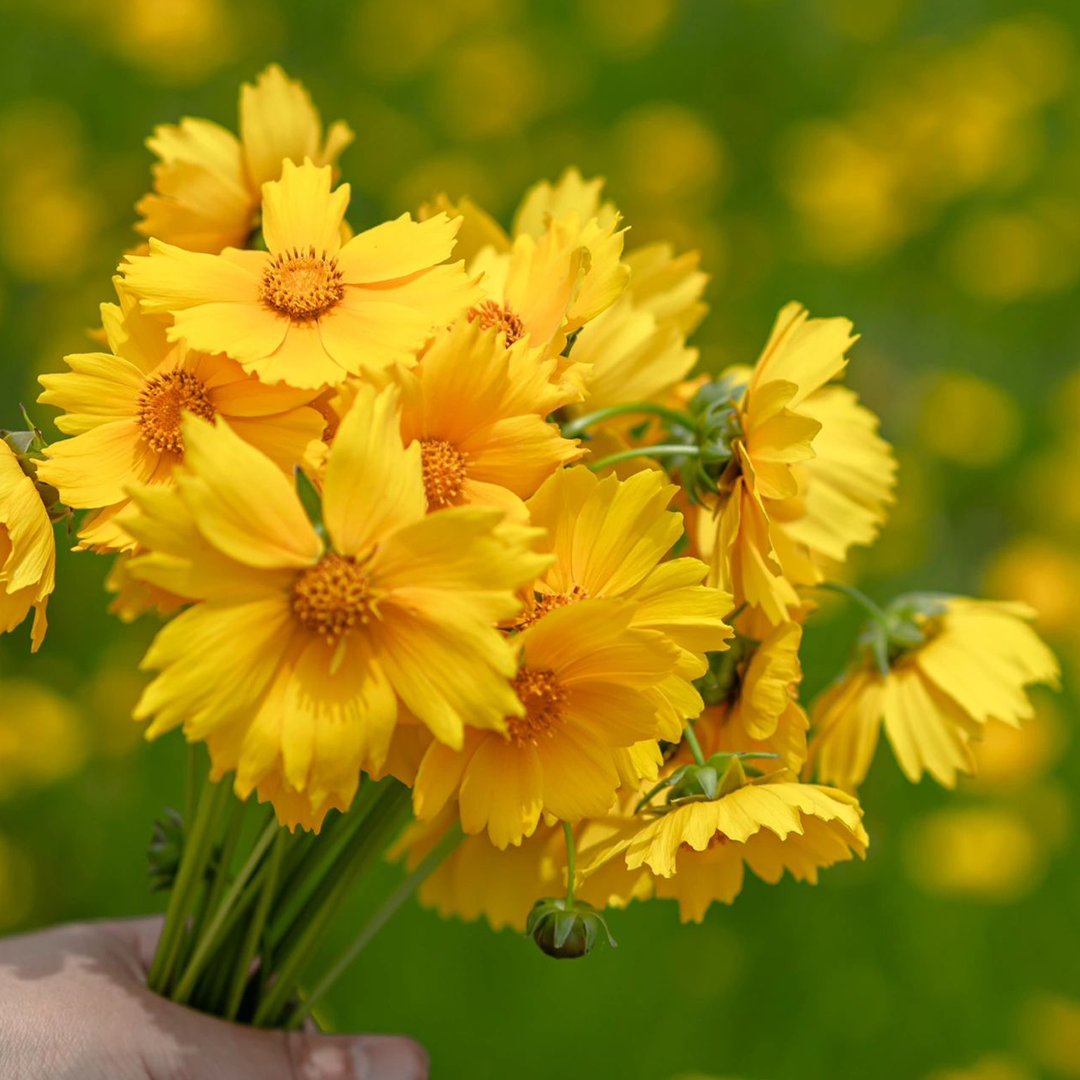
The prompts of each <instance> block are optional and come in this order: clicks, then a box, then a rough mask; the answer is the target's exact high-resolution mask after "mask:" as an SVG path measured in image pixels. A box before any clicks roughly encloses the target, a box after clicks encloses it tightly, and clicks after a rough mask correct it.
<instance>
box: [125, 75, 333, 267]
mask: <svg viewBox="0 0 1080 1080" xmlns="http://www.w3.org/2000/svg"><path fill="white" fill-rule="evenodd" d="M352 138H353V134H352V132H351V131H350V130H349V128H348V126H347V125H346V124H343V123H342V122H341V121H340V120H339V121H338V122H337V123H335V124H333V125H332V126H331V127H330V130H329V131H328V132H327V135H326V138H325V140H324V139H323V135H322V121H321V120H320V118H319V113H318V111H317V110H316V109H315V106H314V105H313V104H312V103H311V97H310V96H309V94H308V92H307V90H305V89H304V87H303V85H302V84H301V83H299V82H297V81H296V80H294V79H290V78H288V76H287V75H286V74H285V72H284V71H282V69H281V68H280V67H279V66H278V65H277V64H271V65H270V66H269V67H268V68H267V69H266V70H265V71H264V72H263V73H262V74H261V75H260V76H259V78H258V79H257V80H256V82H255V84H254V85H251V84H249V83H245V84H244V85H243V86H241V88H240V138H239V139H238V138H237V137H236V136H235V135H233V133H232V132H231V131H228V130H226V129H225V128H223V127H221V126H220V125H219V124H215V123H213V122H211V121H209V120H194V119H191V118H190V117H187V118H185V119H183V120H181V121H180V123H179V124H175V125H174V124H161V125H159V126H158V127H156V128H155V129H154V134H153V135H152V136H151V137H150V138H149V139H148V140H147V146H149V148H150V149H151V150H152V151H153V152H154V154H156V155H157V157H158V162H157V164H155V165H154V168H153V174H154V191H153V192H152V193H150V194H149V195H144V196H143V198H142V199H141V200H140V201H139V204H138V206H137V207H136V209H137V210H138V212H139V213H140V214H141V215H142V220H141V221H140V222H139V223H138V224H137V225H136V226H135V227H136V229H138V231H139V232H141V233H142V234H143V235H144V236H147V237H155V238H156V239H158V240H163V241H165V242H166V243H169V244H175V245H176V246H177V247H181V248H185V249H186V250H188V251H205V252H209V253H211V254H216V253H217V252H219V251H221V250H222V249H224V248H227V247H237V248H242V247H245V246H246V245H247V242H248V238H249V237H250V236H251V234H252V232H253V231H254V230H255V229H256V228H257V227H258V224H259V204H260V202H261V199H262V185H263V184H264V183H266V182H267V181H268V180H279V179H280V178H281V170H282V165H283V163H284V162H286V161H291V162H292V163H293V164H295V165H300V164H302V163H303V161H304V159H305V158H310V159H311V160H312V161H313V162H314V163H315V164H316V165H333V164H334V163H335V162H336V161H337V158H338V155H339V154H340V153H341V151H342V150H344V149H345V147H346V146H348V145H349V143H350V142H352Z"/></svg>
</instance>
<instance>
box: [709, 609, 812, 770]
mask: <svg viewBox="0 0 1080 1080" xmlns="http://www.w3.org/2000/svg"><path fill="white" fill-rule="evenodd" d="M801 642H802V627H801V626H800V625H799V624H798V623H781V624H780V625H779V626H776V627H773V628H772V629H770V630H769V632H768V634H767V635H766V636H765V638H764V639H763V640H761V641H753V640H751V639H750V638H747V637H744V636H742V635H739V636H737V637H736V638H735V640H734V642H733V643H732V645H731V648H730V649H729V650H728V651H727V652H726V653H724V654H723V655H720V656H715V657H713V664H712V671H711V672H710V679H709V685H708V687H707V688H706V690H705V697H706V700H707V701H708V702H709V707H708V708H706V709H705V711H704V712H703V713H702V715H701V718H700V719H699V720H698V721H697V723H696V724H695V725H694V731H695V733H696V735H697V737H698V741H699V743H700V744H701V749H702V751H703V752H704V754H705V756H706V757H709V756H710V755H711V754H714V753H717V752H718V751H726V752H732V751H748V752H751V753H766V754H777V755H779V757H778V759H777V760H775V761H774V760H771V759H767V758H762V759H758V760H755V761H754V765H755V766H757V767H758V768H759V769H761V770H763V771H764V772H772V771H774V770H777V769H784V770H787V772H788V777H787V778H788V779H794V778H797V777H798V776H799V773H800V772H801V770H802V767H803V765H804V764H805V762H806V753H807V751H806V733H807V730H808V729H809V727H810V721H809V720H808V719H807V716H806V713H805V712H804V710H803V708H802V706H801V705H800V704H799V701H798V687H799V683H800V682H801V681H802V666H801V664H800V663H799V645H800V644H801Z"/></svg>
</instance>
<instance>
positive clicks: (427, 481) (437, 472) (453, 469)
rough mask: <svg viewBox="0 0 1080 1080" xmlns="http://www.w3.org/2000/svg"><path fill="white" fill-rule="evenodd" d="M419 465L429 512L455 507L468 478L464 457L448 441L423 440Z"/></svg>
mask: <svg viewBox="0 0 1080 1080" xmlns="http://www.w3.org/2000/svg"><path fill="white" fill-rule="evenodd" d="M420 464H421V469H422V471H423V475H424V493H425V494H426V495H427V502H428V509H429V510H441V509H442V508H443V507H444V506H452V505H453V504H454V503H455V501H456V500H457V498H458V496H460V495H461V489H462V488H463V487H464V486H465V480H466V477H467V476H468V473H467V471H466V468H465V456H464V455H463V454H462V453H461V451H460V450H458V449H457V448H456V447H454V446H452V445H451V444H450V443H448V442H447V441H446V440H445V439H421V440H420Z"/></svg>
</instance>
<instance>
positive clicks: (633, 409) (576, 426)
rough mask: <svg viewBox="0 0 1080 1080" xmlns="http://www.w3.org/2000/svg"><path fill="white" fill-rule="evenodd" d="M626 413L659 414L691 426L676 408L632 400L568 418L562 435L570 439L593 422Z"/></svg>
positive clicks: (669, 419)
mask: <svg viewBox="0 0 1080 1080" xmlns="http://www.w3.org/2000/svg"><path fill="white" fill-rule="evenodd" d="M628 414H629V415H646V416H659V417H660V418H661V419H663V420H666V421H667V422H668V423H669V424H678V425H679V426H680V427H684V428H688V429H691V428H693V422H692V421H691V420H690V418H689V417H688V416H687V415H686V414H685V413H681V412H679V411H678V410H677V409H669V408H668V407H667V406H666V405H657V404H654V403H653V402H651V401H632V402H630V403H629V404H627V405H608V406H607V407H606V408H603V409H597V410H596V411H595V412H591V413H585V415H584V416H578V417H576V418H575V419H573V420H570V421H569V422H568V423H565V424H563V427H562V433H563V437H564V438H567V439H572V438H574V436H576V435H580V434H581V433H582V432H583V431H585V429H586V428H590V427H592V426H593V424H600V423H603V421H605V420H610V419H612V418H613V417H616V416H626V415H628Z"/></svg>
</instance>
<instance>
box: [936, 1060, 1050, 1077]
mask: <svg viewBox="0 0 1080 1080" xmlns="http://www.w3.org/2000/svg"><path fill="white" fill-rule="evenodd" d="M926 1080H1035V1075H1034V1073H1032V1072H1031V1070H1030V1069H1029V1068H1028V1067H1027V1066H1026V1065H1024V1064H1023V1063H1022V1062H1020V1061H1017V1060H1016V1059H1015V1058H1011V1057H1004V1056H999V1055H997V1054H994V1055H991V1056H990V1057H984V1058H980V1059H979V1060H978V1061H977V1062H975V1064H974V1065H970V1066H968V1067H967V1068H962V1069H935V1070H934V1071H933V1072H932V1073H928V1074H927V1076H926Z"/></svg>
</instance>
